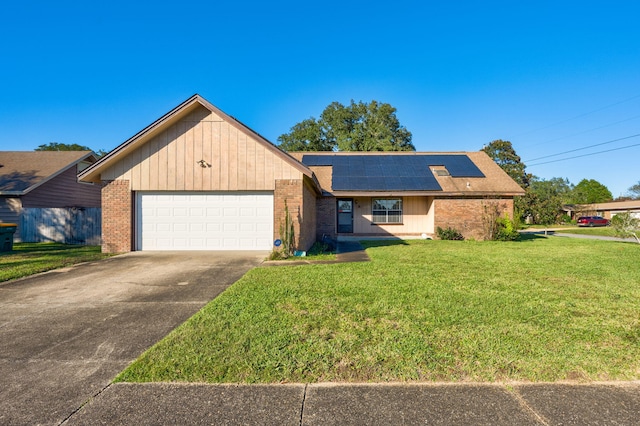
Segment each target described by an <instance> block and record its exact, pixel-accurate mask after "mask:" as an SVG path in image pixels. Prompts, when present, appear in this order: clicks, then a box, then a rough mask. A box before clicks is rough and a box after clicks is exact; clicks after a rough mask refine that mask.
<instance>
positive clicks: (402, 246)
mask: <svg viewBox="0 0 640 426" xmlns="http://www.w3.org/2000/svg"><path fill="white" fill-rule="evenodd" d="M525 238H526V239H525V240H523V241H521V242H512V243H499V242H475V241H421V240H415V241H407V242H403V243H398V242H365V243H364V244H365V245H366V246H367V247H368V249H367V252H368V254H369V255H370V257H371V258H372V261H371V262H366V263H350V264H335V265H307V266H291V267H287V268H257V269H254V270H252V271H250V272H249V273H248V274H247V275H245V276H244V277H243V278H242V279H241V280H240V281H239V282H237V283H236V284H234V285H233V286H231V287H230V288H229V289H228V290H227V291H225V292H224V293H223V294H222V295H220V296H219V297H218V298H216V299H214V300H213V301H212V302H210V303H209V304H208V305H207V306H206V307H205V308H203V309H202V310H201V311H200V312H199V313H197V314H196V315H195V316H193V317H192V318H191V319H189V320H188V321H187V322H186V323H184V324H183V325H182V326H180V327H178V328H177V329H176V330H174V331H173V332H172V333H171V334H170V335H169V336H167V337H166V338H165V339H163V340H162V341H161V342H159V343H158V344H157V345H155V346H154V347H153V348H151V349H150V350H148V351H147V352H145V353H144V354H143V355H142V356H141V357H140V358H139V359H138V360H136V361H135V362H134V363H133V364H132V365H131V366H129V367H128V368H127V369H126V370H125V371H124V372H122V373H121V374H120V375H119V376H118V378H117V379H116V380H117V381H134V382H147V381H181V382H215V383H221V382H232V383H282V382H305V383H308V382H324V381H337V382H385V381H448V382H460V381H480V382H488V381H489V382H490V381H511V380H519V381H559V380H579V381H589V380H637V379H639V378H640V365H639V364H638V359H640V312H639V311H638V306H639V303H640V284H639V283H640V268H638V266H637V265H638V260H639V259H640V246H638V245H635V244H627V243H618V242H607V241H596V240H574V239H564V238H549V239H547V238H542V237H533V236H528V237H525Z"/></svg>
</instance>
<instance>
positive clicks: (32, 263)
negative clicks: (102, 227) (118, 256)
mask: <svg viewBox="0 0 640 426" xmlns="http://www.w3.org/2000/svg"><path fill="white" fill-rule="evenodd" d="M108 256H110V255H109V254H103V253H101V252H100V246H80V245H69V244H60V243H15V244H14V245H13V251H10V252H0V282H2V281H8V280H13V279H16V278H22V277H26V276H29V275H33V274H37V273H39V272H45V271H50V270H52V269H58V268H63V267H65V266H69V265H73V264H76V263H82V262H89V261H92V260H98V259H103V258H105V257H108Z"/></svg>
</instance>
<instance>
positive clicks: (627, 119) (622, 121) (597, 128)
mask: <svg viewBox="0 0 640 426" xmlns="http://www.w3.org/2000/svg"><path fill="white" fill-rule="evenodd" d="M636 118H640V115H634V116H633V117H629V118H625V119H624V120H620V121H615V122H613V123H608V124H603V125H602V126H598V127H594V128H591V129H587V130H583V131H582V132H578V133H573V134H570V135H567V136H561V137H559V138H555V139H550V140H548V141H544V142H540V143H537V144H535V145H529V146H540V145H544V144H547V143H549V142H556V141H560V140H562V139H566V138H570V137H573V136H578V135H583V134H585V133H589V132H593V131H594V130H600V129H604V128H605V127H610V126H615V125H616V124H620V123H624V122H627V121H631V120H635V119H636Z"/></svg>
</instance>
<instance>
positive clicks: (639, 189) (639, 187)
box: [627, 181, 640, 200]
mask: <svg viewBox="0 0 640 426" xmlns="http://www.w3.org/2000/svg"><path fill="white" fill-rule="evenodd" d="M627 191H629V196H630V197H631V199H633V200H640V181H638V183H636V184H635V185H632V186H630V187H629V189H628V190H627Z"/></svg>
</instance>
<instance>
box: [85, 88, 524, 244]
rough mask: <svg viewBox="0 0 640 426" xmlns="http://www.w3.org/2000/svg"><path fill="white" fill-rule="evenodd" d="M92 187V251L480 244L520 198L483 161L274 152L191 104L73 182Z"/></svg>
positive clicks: (212, 111)
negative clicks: (98, 206)
mask: <svg viewBox="0 0 640 426" xmlns="http://www.w3.org/2000/svg"><path fill="white" fill-rule="evenodd" d="M79 177H80V180H82V181H85V182H94V183H101V184H102V185H103V189H102V240H103V241H102V249H103V251H104V252H127V251H132V250H270V249H272V248H273V247H274V241H275V240H277V239H280V238H281V235H280V229H281V226H282V223H283V220H284V217H285V203H286V205H287V206H288V210H289V212H290V214H291V217H292V219H293V223H294V234H295V245H296V248H297V249H300V250H306V249H308V248H309V247H311V245H312V244H313V243H314V242H315V241H317V240H319V239H321V238H322V236H323V235H329V236H331V237H340V236H398V237H410V236H422V235H423V234H426V235H427V236H431V235H433V234H434V233H435V230H436V229H437V227H443V228H446V227H449V226H450V227H453V228H456V229H458V230H459V231H460V232H462V233H463V234H464V235H465V236H466V237H473V238H479V239H480V238H482V235H483V224H482V216H483V209H484V207H485V206H486V205H487V204H488V203H494V204H495V205H496V206H498V208H499V210H500V213H501V214H502V213H507V214H509V215H511V214H512V212H513V197H514V196H518V195H522V194H523V192H524V191H523V190H522V189H521V188H520V187H519V186H518V185H517V184H516V183H515V182H514V181H513V180H512V179H511V178H510V177H509V176H508V175H507V174H506V173H504V172H503V171H502V169H500V167H498V166H497V165H496V164H495V163H494V162H493V161H492V160H491V159H490V158H489V157H488V156H487V155H486V154H485V153H483V152H468V153H415V152H411V153H286V152H284V151H282V150H280V149H279V148H278V147H276V146H275V145H273V144H272V143H271V142H269V141H268V140H266V139H265V138H263V137H262V136H260V135H259V134H257V133H256V132H254V131H253V130H251V129H249V128H248V127H247V126H245V125H244V124H242V123H240V122H239V121H238V120H236V119H235V118H233V117H231V116H229V115H227V114H225V113H224V112H222V111H221V110H219V109H218V108H216V107H215V106H213V105H212V104H210V103H209V102H208V101H206V100H205V99H204V98H202V97H201V96H199V95H194V96H192V97H191V98H189V99H187V100H186V101H185V102H183V103H182V104H180V105H178V106H177V107H176V108H174V109H173V110H171V111H170V112H168V113H167V114H165V115H164V116H163V117H161V118H160V119H158V120H157V121H155V122H154V123H152V124H151V125H150V126H148V127H146V128H145V129H143V130H142V131H140V132H139V133H138V134H136V135H134V136H133V137H132V138H130V139H129V140H127V141H125V142H124V143H122V144H121V145H120V146H118V147H117V148H115V149H114V150H113V151H112V152H110V153H109V154H107V155H106V156H104V157H103V158H102V159H100V161H98V162H97V163H95V164H93V165H92V166H90V167H89V168H87V169H86V170H84V171H83V172H82V173H81V174H80V176H79Z"/></svg>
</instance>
